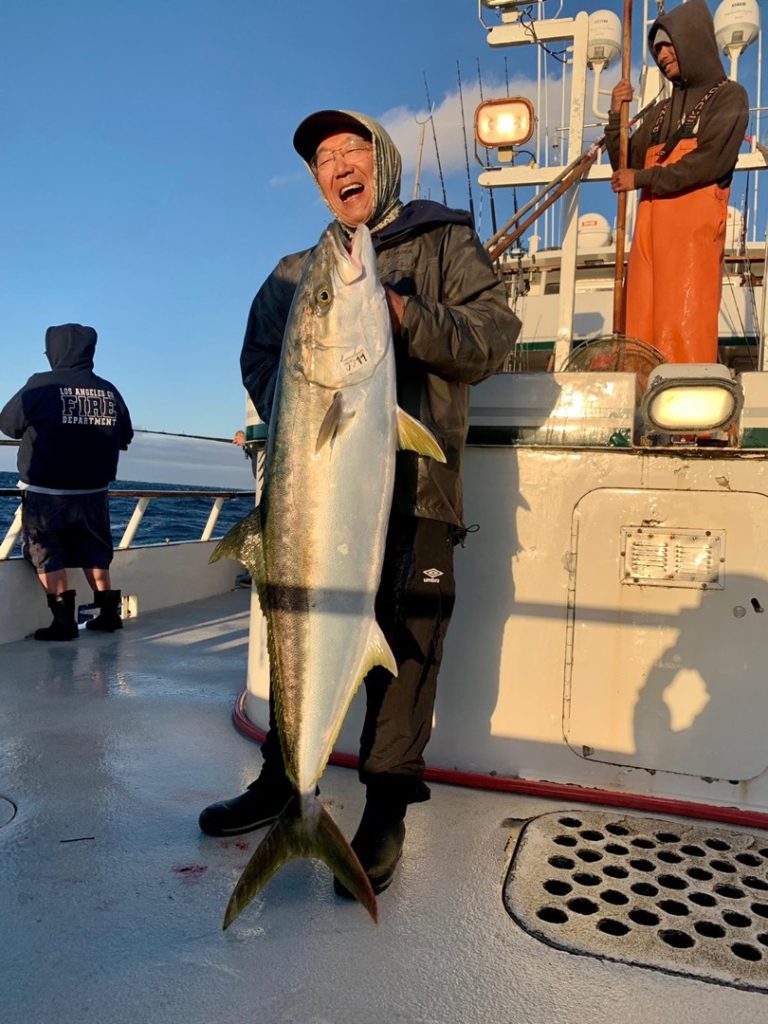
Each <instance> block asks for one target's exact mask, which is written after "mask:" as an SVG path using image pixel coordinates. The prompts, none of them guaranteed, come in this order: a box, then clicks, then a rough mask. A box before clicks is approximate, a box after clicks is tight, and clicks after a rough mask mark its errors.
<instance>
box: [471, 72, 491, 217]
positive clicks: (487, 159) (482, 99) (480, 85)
mask: <svg viewBox="0 0 768 1024" xmlns="http://www.w3.org/2000/svg"><path fill="white" fill-rule="evenodd" d="M477 85H478V88H479V90H480V102H481V103H484V102H485V97H484V96H483V76H482V74H481V73H480V58H479V57H478V58H477ZM475 155H477V149H475ZM485 166H486V167H490V166H491V158H490V157H489V155H488V151H487V150H486V152H485ZM488 197H489V199H490V207H491V228H492V229H493V231H494V232H495V231H496V201H495V199H494V195H493V189H492V188H489V189H488Z"/></svg>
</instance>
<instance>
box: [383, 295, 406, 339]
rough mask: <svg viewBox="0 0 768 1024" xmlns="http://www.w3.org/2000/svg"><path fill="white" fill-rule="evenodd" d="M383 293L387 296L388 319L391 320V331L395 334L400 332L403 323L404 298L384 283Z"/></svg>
mask: <svg viewBox="0 0 768 1024" xmlns="http://www.w3.org/2000/svg"><path fill="white" fill-rule="evenodd" d="M384 294H385V295H386V297H387V305H388V306H389V319H390V320H391V321H392V333H393V334H395V335H397V334H399V333H400V327H401V325H402V323H403V313H404V312H405V299H404V298H403V297H402V295H398V294H397V292H396V291H394V290H393V289H392V288H390V287H389V285H387V284H385V285H384Z"/></svg>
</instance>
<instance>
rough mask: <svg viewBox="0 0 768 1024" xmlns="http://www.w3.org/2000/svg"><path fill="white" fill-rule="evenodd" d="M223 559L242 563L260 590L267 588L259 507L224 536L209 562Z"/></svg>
mask: <svg viewBox="0 0 768 1024" xmlns="http://www.w3.org/2000/svg"><path fill="white" fill-rule="evenodd" d="M221 558H232V559H234V561H236V562H242V563H243V565H244V566H245V567H246V569H248V570H249V572H250V574H251V577H252V579H253V582H254V583H255V584H256V586H257V587H259V588H261V587H264V586H265V584H266V573H265V569H264V549H263V546H262V541H261V509H260V507H259V506H258V505H257V506H256V508H255V509H253V511H252V512H249V513H248V515H247V516H245V517H244V518H243V519H241V520H240V522H239V523H235V525H234V526H233V527H232V528H231V530H229V531H228V532H227V533H225V534H224V536H223V537H222V538H221V540H220V541H219V543H218V544H217V545H216V547H215V548H214V550H213V554H212V555H211V557H210V559H209V562H218V561H219V559H221Z"/></svg>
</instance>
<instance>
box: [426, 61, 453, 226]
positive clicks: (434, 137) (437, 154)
mask: <svg viewBox="0 0 768 1024" xmlns="http://www.w3.org/2000/svg"><path fill="white" fill-rule="evenodd" d="M422 74H423V75H424V91H425V92H426V94H427V107H428V108H429V110H430V111H431V110H432V109H433V108H432V100H431V99H430V98H429V85H428V84H427V73H426V71H423V72H422ZM429 121H430V124H431V125H432V140H433V142H434V143H435V157H436V159H437V171H438V174H439V175H440V187H441V188H442V190H443V204H444V205H445V206H447V205H448V199H447V197H446V195H445V181H444V180H443V167H442V164H441V163H440V150H439V149H438V147H437V132H436V131H435V118H434V117H433V115H432V114H431V113H430V115H429Z"/></svg>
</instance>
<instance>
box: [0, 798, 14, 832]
mask: <svg viewBox="0 0 768 1024" xmlns="http://www.w3.org/2000/svg"><path fill="white" fill-rule="evenodd" d="M15 817H16V804H14V803H11V801H10V800H7V799H6V798H5V797H4V796H0V827H2V826H3V825H7V824H8V822H9V821H13V819H14V818H15Z"/></svg>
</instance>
